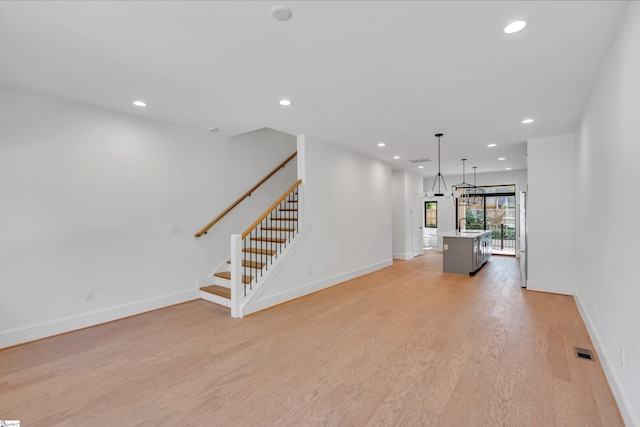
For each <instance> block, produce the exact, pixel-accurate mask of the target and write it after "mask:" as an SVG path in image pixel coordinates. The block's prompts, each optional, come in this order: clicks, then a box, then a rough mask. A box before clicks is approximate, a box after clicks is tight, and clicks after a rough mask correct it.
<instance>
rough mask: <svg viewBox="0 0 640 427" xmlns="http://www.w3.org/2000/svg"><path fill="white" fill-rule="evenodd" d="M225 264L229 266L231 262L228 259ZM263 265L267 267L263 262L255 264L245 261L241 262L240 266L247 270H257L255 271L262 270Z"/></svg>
mask: <svg viewBox="0 0 640 427" xmlns="http://www.w3.org/2000/svg"><path fill="white" fill-rule="evenodd" d="M227 264H231V260H230V259H228V260H227ZM265 265H267V264H266V263H264V262H257V261H247V260H245V259H243V260H242V266H243V267H249V268H257V269H261V268H263V267H264V266H265Z"/></svg>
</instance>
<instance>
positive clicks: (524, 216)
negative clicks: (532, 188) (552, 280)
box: [520, 191, 527, 288]
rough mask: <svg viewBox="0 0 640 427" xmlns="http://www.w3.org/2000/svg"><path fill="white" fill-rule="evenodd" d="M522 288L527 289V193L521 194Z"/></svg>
mask: <svg viewBox="0 0 640 427" xmlns="http://www.w3.org/2000/svg"><path fill="white" fill-rule="evenodd" d="M520 286H522V287H523V288H526V287H527V193H526V192H524V191H521V192H520Z"/></svg>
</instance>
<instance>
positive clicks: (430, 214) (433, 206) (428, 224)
mask: <svg viewBox="0 0 640 427" xmlns="http://www.w3.org/2000/svg"><path fill="white" fill-rule="evenodd" d="M424 226H425V228H438V202H424Z"/></svg>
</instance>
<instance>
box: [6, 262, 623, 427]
mask: <svg viewBox="0 0 640 427" xmlns="http://www.w3.org/2000/svg"><path fill="white" fill-rule="evenodd" d="M441 265H442V258H441V255H440V254H438V253H435V252H428V253H427V254H425V255H424V256H421V257H418V258H415V259H414V260H411V261H404V262H403V261H397V262H395V263H394V265H393V266H392V267H389V268H386V269H384V270H382V271H379V272H376V273H374V274H371V275H368V276H365V277H362V278H359V279H356V280H352V281H350V282H346V283H344V284H342V285H339V286H335V287H333V288H330V289H327V290H324V291H322V292H319V293H316V294H314V295H311V296H308V297H305V298H300V299H298V300H295V301H292V302H290V303H287V304H284V305H281V306H278V307H276V308H273V309H270V310H266V311H263V312H260V313H257V314H255V315H253V316H249V317H247V318H245V319H241V320H234V319H231V318H230V317H229V312H228V309H225V308H223V307H219V306H216V305H214V304H211V303H208V302H205V301H202V300H198V301H193V302H188V303H185V304H180V305H177V306H173V307H169V308H166V309H163V310H158V311H155V312H151V313H147V314H143V315H139V316H134V317H131V318H128V319H123V320H120V321H117V322H112V323H108V324H105V325H100V326H97V327H93V328H89V329H85V330H81V331H77V332H73V333H69V334H65V335H61V336H57V337H53V338H49V339H46V340H42V341H38V342H34V343H30V344H26V345H23V346H19V347H14V348H10V349H6V350H3V351H0V419H20V420H22V423H23V424H22V425H25V426H38V425H46V426H58V425H59V426H90V427H93V426H134V425H141V426H160V425H180V426H192V425H193V426H280V425H295V426H308V425H320V426H365V425H372V426H429V425H439V426H485V425H504V426H554V425H569V426H573V425H575V426H578V425H579V426H583V425H590V426H618V425H623V423H622V420H621V417H620V415H619V412H618V409H617V407H616V405H615V402H614V400H613V397H612V393H611V391H610V389H609V387H608V385H607V383H606V381H605V377H604V374H603V371H602V368H601V366H600V363H599V362H590V361H585V360H581V359H577V358H576V357H575V356H574V355H573V352H572V348H573V346H578V347H584V348H590V349H592V348H593V346H592V344H591V342H590V341H589V338H588V336H587V332H586V329H585V327H584V324H583V322H582V321H581V319H580V317H579V315H578V311H577V309H576V305H575V303H574V300H573V298H572V297H569V296H560V295H551V294H544V293H536V292H528V291H524V290H522V289H521V288H520V287H519V285H518V279H519V273H518V265H517V261H516V260H515V259H514V258H507V257H493V258H492V259H491V260H490V262H489V264H488V265H486V266H485V267H484V268H483V269H482V270H481V271H480V272H479V273H478V274H477V275H476V276H475V277H468V276H459V275H452V274H442V273H441V272H440V271H441Z"/></svg>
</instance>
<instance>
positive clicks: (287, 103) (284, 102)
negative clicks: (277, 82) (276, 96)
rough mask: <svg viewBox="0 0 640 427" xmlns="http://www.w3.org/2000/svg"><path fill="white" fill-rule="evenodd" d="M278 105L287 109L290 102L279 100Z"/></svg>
mask: <svg viewBox="0 0 640 427" xmlns="http://www.w3.org/2000/svg"><path fill="white" fill-rule="evenodd" d="M280 105H282V106H283V107H288V106H289V105H291V101H289V100H288V99H281V100H280Z"/></svg>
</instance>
